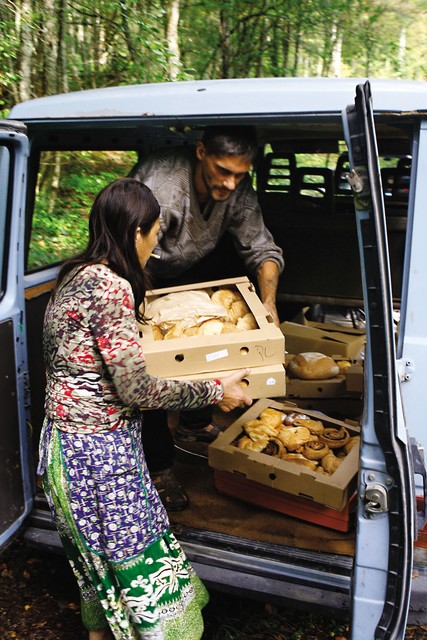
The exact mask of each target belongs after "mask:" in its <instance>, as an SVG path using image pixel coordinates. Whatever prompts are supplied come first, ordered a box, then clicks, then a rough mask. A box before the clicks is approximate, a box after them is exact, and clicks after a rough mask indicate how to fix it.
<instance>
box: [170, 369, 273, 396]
mask: <svg viewBox="0 0 427 640" xmlns="http://www.w3.org/2000/svg"><path fill="white" fill-rule="evenodd" d="M230 373H232V371H216V372H209V373H197V374H193V375H190V374H189V375H186V376H174V378H175V380H212V379H213V378H223V377H224V376H226V375H229V374H230ZM243 382H244V386H245V391H246V392H247V393H248V394H249V396H250V397H251V398H252V400H257V399H258V398H265V397H266V396H272V397H274V398H278V397H283V396H285V395H286V376H285V369H284V367H283V365H282V364H272V365H269V366H266V367H252V368H251V372H250V374H249V375H248V376H247V377H246V378H244V379H243Z"/></svg>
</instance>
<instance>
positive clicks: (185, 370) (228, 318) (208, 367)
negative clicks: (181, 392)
mask: <svg viewBox="0 0 427 640" xmlns="http://www.w3.org/2000/svg"><path fill="white" fill-rule="evenodd" d="M145 315H146V317H147V318H149V319H150V320H149V322H148V323H147V324H140V325H139V329H140V333H141V340H142V345H143V349H144V355H145V359H146V363H147V370H148V371H149V372H150V373H151V374H152V375H158V376H164V377H168V378H174V377H176V376H187V377H188V375H190V376H191V375H193V374H199V373H209V372H212V373H215V372H218V371H231V370H235V369H242V368H246V367H250V368H253V367H267V366H271V365H282V368H283V364H284V362H285V339H284V336H283V333H282V332H281V330H280V328H279V327H276V326H275V324H274V322H273V320H272V318H271V316H270V314H269V313H268V312H267V310H266V308H265V307H264V305H263V304H262V302H261V300H260V299H259V297H258V296H257V294H256V292H255V287H254V285H253V284H252V283H251V282H250V281H249V280H248V278H246V277H241V278H237V279H226V280H218V281H212V282H204V283H197V284H192V285H183V286H179V287H171V288H166V289H155V290H152V291H149V292H147V296H146V311H145ZM283 378H284V369H283Z"/></svg>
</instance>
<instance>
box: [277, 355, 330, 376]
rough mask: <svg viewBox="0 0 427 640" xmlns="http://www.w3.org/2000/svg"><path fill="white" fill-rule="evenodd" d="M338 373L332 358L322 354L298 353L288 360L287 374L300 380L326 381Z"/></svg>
mask: <svg viewBox="0 0 427 640" xmlns="http://www.w3.org/2000/svg"><path fill="white" fill-rule="evenodd" d="M339 372H340V369H339V367H338V365H337V364H336V363H335V360H334V359H333V358H330V357H329V356H325V355H324V354H323V353H317V352H306V353H300V354H299V355H297V356H295V357H294V358H292V360H290V362H289V365H288V373H289V374H290V375H291V376H293V377H294V378H300V379H301V380H328V379H329V378H334V377H335V376H337V375H338V374H339Z"/></svg>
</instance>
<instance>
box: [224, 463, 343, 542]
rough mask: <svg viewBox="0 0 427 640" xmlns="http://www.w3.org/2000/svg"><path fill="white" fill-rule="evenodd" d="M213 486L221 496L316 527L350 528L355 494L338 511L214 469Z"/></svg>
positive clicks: (339, 529)
mask: <svg viewBox="0 0 427 640" xmlns="http://www.w3.org/2000/svg"><path fill="white" fill-rule="evenodd" d="M214 483H215V487H216V489H217V490H218V491H219V492H220V493H223V494H224V495H227V496H232V497H233V498H238V499H239V500H243V501H244V502H249V503H250V504H255V505H257V506H259V507H263V508H264V509H271V510H272V511H278V512H279V513H284V514H286V515H288V516H293V517H294V518H299V519H300V520H305V521H307V522H312V523H313V524H319V525H321V526H322V527H328V528H329V529H335V530H336V531H344V532H347V531H349V530H350V528H351V526H352V525H353V521H354V514H355V509H356V494H353V496H351V498H350V500H349V501H348V502H347V504H346V505H345V507H344V509H341V510H338V509H330V508H329V507H325V506H323V505H321V504H316V503H314V502H312V501H311V500H308V499H307V498H301V497H300V496H292V495H290V494H289V493H285V492H284V491H279V490H277V489H272V488H271V487H265V486H264V485H262V484H259V483H258V482H253V481H252V480H248V479H247V478H243V477H241V476H238V475H237V474H235V473H230V472H229V471H217V470H216V469H214Z"/></svg>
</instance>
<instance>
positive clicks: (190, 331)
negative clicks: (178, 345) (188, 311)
mask: <svg viewBox="0 0 427 640" xmlns="http://www.w3.org/2000/svg"><path fill="white" fill-rule="evenodd" d="M198 333H199V327H198V325H194V327H187V329H184V335H185V336H188V337H191V336H197V335H198Z"/></svg>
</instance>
